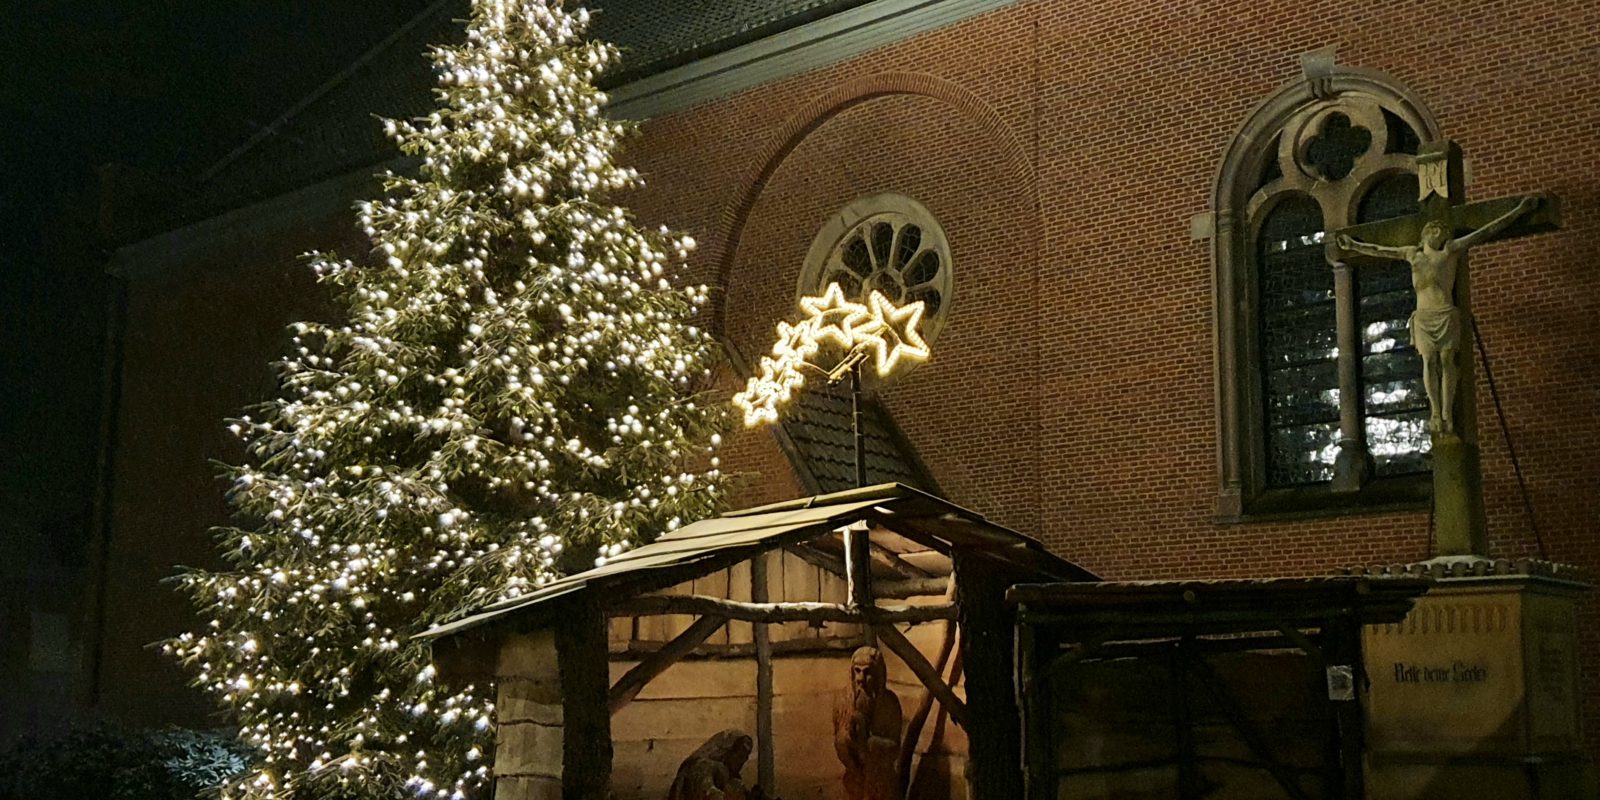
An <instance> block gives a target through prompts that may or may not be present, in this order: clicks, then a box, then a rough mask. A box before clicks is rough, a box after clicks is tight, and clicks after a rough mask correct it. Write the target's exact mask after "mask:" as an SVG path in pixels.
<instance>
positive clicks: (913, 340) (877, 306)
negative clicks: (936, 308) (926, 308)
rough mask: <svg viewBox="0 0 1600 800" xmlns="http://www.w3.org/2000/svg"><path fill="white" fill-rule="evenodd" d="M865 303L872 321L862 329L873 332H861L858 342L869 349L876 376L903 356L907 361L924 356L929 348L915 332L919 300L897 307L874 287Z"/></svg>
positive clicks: (880, 375) (919, 306)
mask: <svg viewBox="0 0 1600 800" xmlns="http://www.w3.org/2000/svg"><path fill="white" fill-rule="evenodd" d="M867 305H869V306H871V307H872V322H873V324H871V325H867V326H865V329H871V330H872V333H871V334H870V335H863V336H861V337H860V339H859V341H858V344H862V345H865V346H866V347H868V348H870V349H871V350H872V355H873V363H874V364H875V365H876V366H877V368H878V375H879V377H883V376H887V375H888V374H889V373H890V372H893V371H894V367H895V364H896V363H897V362H899V361H900V359H902V358H903V359H905V360H907V361H926V360H927V358H928V356H929V355H930V354H931V351H930V350H929V349H928V343H927V342H926V341H924V340H923V338H922V334H919V333H917V326H918V325H919V324H921V322H922V312H923V305H922V301H921V300H918V301H916V302H914V303H908V304H906V305H904V306H900V307H896V306H895V304H894V303H893V302H890V300H889V298H888V297H885V296H884V294H883V293H882V292H880V291H878V290H876V289H874V290H872V295H871V296H869V297H868V298H867Z"/></svg>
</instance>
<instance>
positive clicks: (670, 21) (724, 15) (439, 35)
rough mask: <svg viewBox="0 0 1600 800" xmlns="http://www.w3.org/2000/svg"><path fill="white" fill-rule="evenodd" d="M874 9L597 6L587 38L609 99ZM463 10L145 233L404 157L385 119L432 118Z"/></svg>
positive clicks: (235, 158) (309, 112)
mask: <svg viewBox="0 0 1600 800" xmlns="http://www.w3.org/2000/svg"><path fill="white" fill-rule="evenodd" d="M865 1H866V0H590V2H589V3H588V7H589V8H590V9H591V10H592V11H594V12H595V15H594V19H593V22H592V23H591V26H590V33H591V35H593V36H594V37H596V38H599V39H604V40H606V41H610V42H612V43H614V44H616V45H617V46H619V47H620V48H622V50H623V59H622V62H621V63H620V64H619V65H618V66H617V67H615V69H616V71H615V72H613V73H612V74H610V75H608V76H606V79H605V80H604V81H603V84H602V85H603V86H606V87H611V86H616V85H620V84H624V83H628V82H630V81H633V80H637V79H639V78H643V77H647V76H649V75H652V74H655V73H657V72H661V71H664V70H667V69H671V68H673V67H676V66H681V65H683V64H686V63H689V62H691V61H694V60H697V59H700V58H704V57H706V56H709V55H713V54H716V53H720V52H724V51H726V50H730V49H732V48H735V47H738V46H739V45H742V44H746V43H749V42H752V41H756V40H758V39H762V38H765V37H767V36H771V35H773V34H776V33H780V32H782V31H784V30H788V29H790V28H793V27H795V26H798V25H801V24H804V23H806V22H810V21H813V20H815V19H818V18H821V17H824V16H827V15H829V14H833V13H837V12H839V11H842V10H845V9H848V8H851V7H854V6H858V5H861V4H862V3H864V2H865ZM467 10H468V5H467V2H466V0H439V2H437V3H435V4H433V5H432V6H429V7H428V8H427V9H426V10H424V11H423V12H422V13H420V14H418V15H417V16H416V17H415V18H413V19H412V20H411V21H410V22H408V23H406V25H404V26H403V27H402V28H401V29H400V30H398V31H396V32H395V33H394V34H392V35H391V36H390V37H388V38H387V39H385V40H384V41H383V42H381V43H379V44H378V45H377V46H376V47H374V48H373V49H371V50H369V51H368V52H366V53H364V54H362V55H361V56H360V57H359V58H357V59H356V60H355V61H354V62H353V63H352V64H351V66H349V67H347V68H346V69H345V70H344V71H342V72H341V73H340V74H338V75H334V76H330V78H329V80H328V81H327V82H326V83H324V84H323V85H322V86H320V87H319V88H318V89H317V90H315V91H313V92H312V93H311V94H309V95H307V96H306V97H305V98H302V99H301V100H300V101H299V102H298V103H297V104H296V105H295V106H293V107H292V108H289V109H286V110H285V112H284V113H283V114H282V115H280V116H279V118H278V119H277V120H275V121H273V122H271V123H269V124H268V125H266V126H265V127H263V128H262V130H261V131H259V132H258V133H257V134H256V135H255V136H252V137H251V138H250V139H249V140H248V141H246V142H241V143H240V146H239V147H237V148H235V149H234V150H233V151H232V152H230V153H229V154H228V155H227V156H225V157H224V158H222V159H221V160H219V161H218V162H217V163H215V164H213V165H212V166H211V167H209V168H208V169H207V170H206V171H205V172H204V173H202V174H201V175H200V176H199V177H198V178H197V180H196V181H194V182H193V183H192V184H191V185H189V186H186V187H183V189H182V190H181V191H179V192H176V193H175V196H174V197H172V198H170V199H168V200H167V201H166V202H162V203H157V204H153V205H154V206H155V207H152V208H150V209H149V210H148V216H147V217H146V218H145V219H144V220H142V224H141V225H140V229H141V230H142V231H143V232H144V233H147V234H153V233H156V232H160V231H166V230H171V229H173V228H176V227H180V226H182V225H186V224H189V223H192V222H195V221H198V220H201V219H205V218H207V217H211V216H215V215H217V214H220V213H222V212H224V211H228V210H231V209H234V208H239V207H242V206H245V205H249V204H250V203H253V202H257V201H260V200H264V199H267V198H270V197H275V196H278V195H280V194H283V193H285V192H289V191H292V190H294V189H298V188H301V187H304V186H309V185H312V184H315V183H317V182H320V181H323V180H327V179H329V178H333V177H336V176H339V175H345V174H348V173H351V172H355V171H357V170H360V169H362V168H363V167H377V166H378V165H380V164H383V163H385V162H387V161H389V160H391V159H395V158H397V157H398V156H399V153H398V152H397V151H396V150H395V149H394V146H393V145H392V144H391V143H390V142H388V141H387V140H386V139H385V138H384V137H383V135H382V133H381V129H380V125H379V123H378V121H377V118H378V117H393V118H409V117H415V116H420V115H422V114H424V113H427V112H428V111H429V110H431V109H432V108H433V105H434V101H433V97H432V89H433V87H434V77H433V68H432V65H431V63H430V62H429V61H428V59H427V58H426V56H425V53H426V51H427V49H428V47H429V45H432V44H438V43H446V42H457V41H460V39H461V35H462V25H461V22H460V20H461V19H462V18H463V17H465V16H466V14H467Z"/></svg>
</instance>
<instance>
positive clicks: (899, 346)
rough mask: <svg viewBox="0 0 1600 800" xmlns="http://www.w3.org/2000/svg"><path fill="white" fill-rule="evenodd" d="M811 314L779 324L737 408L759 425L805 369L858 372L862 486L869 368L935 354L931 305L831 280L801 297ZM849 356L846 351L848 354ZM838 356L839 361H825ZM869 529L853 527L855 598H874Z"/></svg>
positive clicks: (855, 415)
mask: <svg viewBox="0 0 1600 800" xmlns="http://www.w3.org/2000/svg"><path fill="white" fill-rule="evenodd" d="M800 309H801V311H803V312H804V313H805V316H804V317H803V318H802V319H801V320H800V321H799V322H798V323H789V322H780V323H778V340H777V342H776V343H774V344H773V345H772V353H771V355H768V356H763V357H762V359H761V364H760V369H759V370H758V371H757V373H756V375H755V376H754V377H752V378H750V381H749V383H748V384H747V385H746V386H745V389H744V391H742V392H740V393H738V394H736V395H734V397H733V402H734V405H736V406H738V407H739V408H740V409H741V410H743V411H744V423H745V425H747V426H749V427H755V426H757V425H761V424H764V423H769V422H776V421H777V420H778V411H779V409H780V408H781V407H782V406H784V405H786V404H788V403H789V401H791V400H793V399H794V397H795V394H796V393H797V392H798V391H799V390H800V388H801V387H802V386H804V385H805V381H806V373H805V370H810V371H813V372H817V373H820V374H822V375H824V376H825V377H826V378H827V379H828V382H829V383H837V382H838V381H840V380H842V379H843V378H844V377H845V376H846V375H848V376H850V406H851V420H850V426H851V432H852V433H853V434H854V437H855V450H856V452H855V456H856V459H855V460H856V486H858V487H860V486H865V485H866V483H867V460H866V459H867V455H866V432H865V429H864V427H863V425H862V418H861V367H862V365H863V364H865V363H866V362H867V360H868V359H871V360H872V364H873V366H874V368H875V369H876V370H877V373H878V377H880V378H885V377H888V376H889V375H891V374H893V373H894V371H895V369H896V368H897V367H899V366H901V365H902V364H908V363H914V362H919V361H924V360H926V359H927V358H928V355H929V350H928V343H927V342H925V341H923V339H922V335H921V334H920V333H919V332H918V330H917V328H918V325H920V324H921V322H922V314H923V305H922V302H921V301H920V300H919V301H916V302H913V303H908V304H906V305H904V306H897V305H895V304H894V303H893V302H892V301H890V300H889V298H888V297H886V296H884V294H883V293H882V292H879V291H877V290H873V291H872V293H871V294H870V295H868V296H867V302H865V303H856V302H852V301H850V300H847V299H845V296H844V290H843V289H841V288H839V284H837V283H831V284H828V288H827V289H825V290H824V291H823V292H822V294H820V295H817V296H813V297H803V298H801V299H800ZM841 354H842V355H841ZM833 357H837V358H838V360H837V361H835V362H834V363H833V364H832V366H823V365H822V364H819V363H817V362H818V361H819V360H820V359H824V358H830V359H831V358H833ZM865 533H866V532H865V531H850V532H847V535H846V537H845V538H846V540H847V546H846V548H845V554H846V570H845V571H846V573H848V575H847V580H848V581H849V584H850V603H851V605H855V606H866V605H871V603H872V585H871V572H870V569H869V568H868V564H870V560H871V548H870V542H869V540H868V537H867V536H866V535H865Z"/></svg>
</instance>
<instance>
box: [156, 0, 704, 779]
mask: <svg viewBox="0 0 1600 800" xmlns="http://www.w3.org/2000/svg"><path fill="white" fill-rule="evenodd" d="M587 21H588V15H587V13H586V12H585V11H583V10H575V11H569V10H567V9H565V8H563V7H562V5H561V4H560V2H559V0H474V2H473V8H472V15H471V18H470V20H469V21H468V24H467V38H466V41H465V43H464V44H462V45H459V46H447V47H438V48H435V49H434V51H433V53H432V58H433V60H434V63H435V65H436V71H437V72H438V74H439V87H440V88H439V89H438V90H437V92H436V94H437V96H438V99H439V110H438V111H436V112H434V113H432V114H430V115H429V116H427V117H425V118H422V119H418V120H413V121H411V122H394V121H390V122H387V123H386V125H387V126H388V129H389V131H390V132H391V134H392V136H393V137H394V138H395V140H396V141H397V142H398V143H399V146H400V148H401V149H402V150H403V151H404V152H405V153H407V154H409V155H412V156H414V157H416V158H417V159H418V160H419V161H420V168H419V169H418V171H417V173H416V176H415V177H402V176H398V175H392V174H391V175H387V176H385V177H386V188H385V192H384V196H383V197H382V198H381V199H379V200H376V201H372V202H368V203H363V204H361V205H360V206H359V207H358V216H359V221H360V224H361V226H362V228H363V229H364V231H365V233H366V234H367V236H368V238H369V239H370V240H371V242H372V243H373V245H374V248H373V251H372V257H370V258H365V259H362V260H360V261H359V262H358V261H353V260H347V259H341V258H339V257H337V256H335V255H333V254H318V253H314V254H312V255H311V256H310V257H309V260H310V263H311V265H312V267H313V268H314V269H315V270H316V272H317V274H318V276H319V280H320V281H321V283H322V284H323V285H325V286H328V287H330V289H331V291H332V293H333V296H334V297H336V298H337V299H338V300H339V301H340V304H341V307H342V308H343V309H344V319H343V320H342V321H340V322H337V323H332V324H329V323H318V322H302V323H297V324H295V325H293V326H292V332H293V334H294V345H293V350H292V352H291V353H290V354H289V355H288V356H287V358H285V359H284V360H283V361H281V362H280V363H279V369H280V373H281V384H282V392H281V396H280V397H279V399H277V400H274V401H272V402H270V403H267V404H266V405H264V406H263V407H262V408H261V409H260V410H259V411H258V412H256V413H254V414H253V415H252V416H250V417H246V418H244V419H241V420H238V421H236V422H235V423H234V424H233V425H232V430H233V431H234V432H235V433H236V434H237V435H238V436H239V437H240V438H241V439H242V440H243V442H244V445H245V448H246V452H247V454H248V455H247V458H246V459H245V461H246V463H245V464H244V465H242V466H238V467H232V468H229V469H228V470H227V477H228V478H229V479H230V480H231V481H232V483H231V488H230V490H229V498H230V501H231V503H232V505H233V507H234V509H235V511H236V512H237V517H238V519H239V520H240V522H239V524H238V527H235V528H229V529H223V530H221V531H219V532H218V539H219V541H220V543H221V547H222V549H223V553H224V556H225V559H226V561H227V564H228V569H226V570H221V571H198V570H197V571H191V572H188V573H186V574H184V575H182V576H181V577H180V578H179V580H180V582H181V583H182V585H183V586H184V588H185V589H186V590H187V591H188V592H189V593H190V594H191V595H192V596H193V597H194V598H195V600H196V602H197V604H198V605H199V607H200V608H201V613H202V615H203V616H202V619H204V620H205V621H206V622H205V624H204V625H203V626H201V629H200V630H198V631H197V632H194V633H189V634H185V635H183V636H180V637H178V638H177V639H175V640H173V641H170V642H168V643H167V648H168V650H169V651H170V652H172V653H173V654H174V655H175V656H176V657H177V658H179V659H181V660H182V661H183V662H184V663H185V664H187V665H189V666H190V667H191V668H192V669H193V671H194V673H195V679H194V680H195V684H196V685H197V686H199V687H201V688H203V689H204V690H206V691H207V692H209V693H211V694H212V695H214V697H215V698H216V699H217V700H218V701H219V702H220V704H221V705H222V707H223V708H224V709H225V711H226V712H228V714H229V715H230V716H231V717H232V718H233V719H234V720H235V721H236V722H237V724H238V725H239V726H240V729H241V734H240V735H241V736H242V737H243V738H244V740H245V741H246V742H248V743H249V744H250V745H252V746H253V747H254V748H256V750H257V752H258V753H259V759H258V768H257V769H255V770H254V771H252V772H250V773H249V774H248V775H246V776H245V777H244V778H243V779H241V780H240V781H238V782H237V783H235V784H233V785H230V786H228V787H225V788H224V796H228V797H246V798H269V797H277V798H317V799H318V800H326V799H327V798H376V797H384V798H390V797H419V796H421V797H454V798H461V797H466V796H486V795H487V794H488V791H489V790H488V775H489V771H490V770H489V764H488V763H487V762H488V760H489V754H490V753H492V742H493V730H492V728H493V720H494V710H493V704H492V697H493V695H492V691H491V688H490V687H484V686H477V687H459V686H445V685H443V684H441V683H440V682H438V681H437V680H436V676H435V675H434V671H433V669H432V667H430V666H429V653H428V650H427V647H426V646H424V645H422V644H420V643H418V642H416V641H413V639H412V636H413V635H414V634H416V633H418V632H420V631H422V630H424V629H426V628H427V627H429V626H430V625H433V624H436V623H439V622H442V621H446V620H449V619H452V618H455V617H459V616H461V615H463V614H465V613H468V612H470V611H472V610H474V609H477V608H480V607H481V606H483V605H484V604H486V603H489V602H492V601H495V600H498V599H502V598H509V597H515V596H517V595H519V594H521V593H524V592H527V591H530V590H531V589H533V588H535V587H537V586H539V585H540V584H541V583H543V582H545V581H547V580H549V579H550V578H551V577H553V576H554V575H556V574H558V573H560V572H568V571H572V570H576V569H582V568H587V567H589V566H593V565H594V564H595V563H596V562H597V561H599V562H603V561H604V559H605V558H606V557H607V556H612V555H615V554H617V553H619V552H621V551H622V550H623V549H626V548H628V547H629V546H631V545H633V544H635V543H637V542H639V541H641V540H642V539H647V538H651V537H653V536H655V535H658V534H660V533H662V532H664V531H667V530H671V529H672V528H675V527H677V526H678V525H680V524H683V523H686V522H690V521H693V520H694V519H697V518H699V517H702V516H705V515H708V514H710V513H712V512H713V511H714V510H715V507H716V505H717V503H718V500H719V492H718V484H719V480H720V476H719V473H718V471H717V469H716V464H717V462H716V459H715V458H714V457H713V456H712V455H711V452H712V448H713V447H714V446H715V445H716V444H717V443H718V442H719V440H720V437H719V435H718V433H717V431H718V430H720V429H721V427H722V425H723V421H724V419H725V414H724V412H723V410H722V409H721V407H720V405H719V404H716V403H710V402H706V401H705V399H704V398H703V397H700V396H698V395H697V391H698V390H703V389H704V388H706V387H707V386H708V384H709V381H708V378H709V376H710V374H711V370H712V368H713V367H714V366H715V363H716V362H715V359H716V358H717V357H718V356H719V351H718V349H717V346H716V344H715V342H714V340H713V339H711V337H710V336H709V335H707V334H705V333H703V332H701V331H700V330H698V329H697V328H695V327H694V326H693V325H692V324H690V323H691V320H692V318H693V317H694V315H695V314H696V313H697V311H698V309H699V308H700V307H701V306H702V304H703V303H704V301H705V299H706V290H705V288H704V287H695V288H675V286H674V283H673V282H672V281H673V279H674V278H675V277H676V273H677V271H679V270H681V265H682V262H683V260H684V258H685V257H686V256H687V251H688V250H689V248H690V247H692V246H693V241H692V240H691V239H689V238H687V237H677V236H674V235H672V234H670V233H669V232H667V231H666V230H665V229H662V230H660V231H644V230H640V229H638V228H636V227H635V226H634V223H633V221H632V220H631V218H630V216H629V214H628V213H627V212H626V211H624V210H623V209H621V208H618V207H615V206H611V205H607V204H605V203H604V202H603V201H602V198H603V197H605V196H606V195H607V194H608V193H610V192H613V191H615V190H618V189H623V188H626V187H630V186H633V185H634V184H636V183H637V180H638V178H637V175H636V173H635V172H633V171H632V170H630V169H626V168H623V167H619V166H617V165H616V164H615V163H614V162H613V156H612V154H613V151H614V150H615V148H616V145H617V143H618V140H619V138H620V137H621V136H623V135H624V133H625V129H624V127H622V126H621V125H619V124H618V123H616V122H613V121H611V120H608V119H606V118H605V117H604V116H603V115H602V106H603V105H604V103H605V96H604V95H603V94H602V93H600V92H599V91H598V90H597V89H595V87H594V85H593V81H594V79H595V77H596V75H597V74H598V73H599V72H600V71H601V70H602V69H603V68H605V67H606V66H607V65H608V64H609V63H611V62H612V61H613V60H614V59H615V56H616V52H615V50H614V48H612V47H610V46H608V45H605V44H601V43H596V42H592V41H586V40H584V38H583V32H584V29H585V27H586V25H587Z"/></svg>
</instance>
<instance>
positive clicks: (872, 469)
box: [783, 381, 938, 494]
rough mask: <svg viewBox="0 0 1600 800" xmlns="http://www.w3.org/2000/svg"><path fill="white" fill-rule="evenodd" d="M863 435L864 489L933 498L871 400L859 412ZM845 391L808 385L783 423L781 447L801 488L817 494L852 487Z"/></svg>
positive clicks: (845, 387)
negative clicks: (887, 486)
mask: <svg viewBox="0 0 1600 800" xmlns="http://www.w3.org/2000/svg"><path fill="white" fill-rule="evenodd" d="M862 411H863V414H862V416H863V422H864V427H865V429H866V454H867V458H866V461H867V480H866V485H868V486H871V485H874V484H879V483H902V484H905V485H907V486H914V487H917V488H919V489H923V490H925V491H931V492H937V491H938V487H937V486H935V485H934V482H933V480H932V478H930V477H929V476H928V474H927V472H926V471H925V470H924V469H923V468H922V465H921V461H920V460H919V459H918V458H917V456H916V454H915V453H914V452H912V449H911V446H910V444H909V442H907V440H906V438H905V436H904V435H903V434H902V433H901V432H900V429H899V428H898V427H897V426H896V425H895V423H894V419H893V418H892V417H891V416H890V415H889V411H888V409H886V408H884V407H883V405H882V403H880V402H879V401H878V400H877V399H876V398H875V397H873V396H871V395H868V396H867V397H866V398H865V402H864V403H863V406H862ZM851 417H852V414H851V410H850V387H849V384H848V383H846V382H844V381H841V382H839V383H836V384H832V385H826V384H824V385H808V386H807V387H806V389H805V390H804V391H803V392H802V393H801V395H800V396H799V398H798V399H797V400H796V401H795V403H794V405H792V406H790V408H789V411H788V413H787V414H786V415H785V416H784V418H783V434H784V439H786V441H784V445H785V447H786V449H789V450H791V451H792V452H791V453H790V456H791V460H793V461H794V462H795V466H796V468H797V469H798V470H800V471H801V472H802V474H801V475H800V478H801V480H802V482H804V483H805V484H806V487H807V488H808V489H810V490H811V491H813V492H816V493H818V494H826V493H830V492H840V491H844V490H846V489H852V488H855V486H856V466H855V464H856V462H855V452H856V451H855V435H854V433H853V431H852V428H851Z"/></svg>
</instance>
